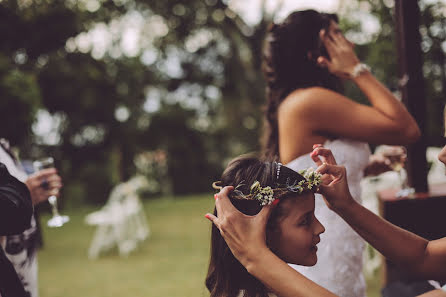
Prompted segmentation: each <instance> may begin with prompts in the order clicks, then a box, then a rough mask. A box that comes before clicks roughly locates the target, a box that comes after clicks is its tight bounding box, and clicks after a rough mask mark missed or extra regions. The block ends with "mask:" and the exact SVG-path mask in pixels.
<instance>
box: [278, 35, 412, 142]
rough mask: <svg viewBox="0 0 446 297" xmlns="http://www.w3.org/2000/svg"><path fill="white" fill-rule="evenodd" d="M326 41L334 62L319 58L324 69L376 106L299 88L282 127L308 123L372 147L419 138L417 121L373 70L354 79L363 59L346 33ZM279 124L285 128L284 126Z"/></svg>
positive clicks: (317, 89) (324, 37) (287, 105)
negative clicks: (349, 83)
mask: <svg viewBox="0 0 446 297" xmlns="http://www.w3.org/2000/svg"><path fill="white" fill-rule="evenodd" d="M321 39H322V41H323V43H324V45H325V47H326V48H327V51H328V54H329V56H330V59H327V58H325V57H319V58H318V59H317V61H318V63H319V65H320V66H321V67H326V68H327V69H328V70H329V71H330V72H331V73H332V74H334V75H336V76H338V77H341V78H349V79H351V80H353V81H354V82H355V83H356V84H357V85H358V87H359V88H360V89H361V90H362V92H363V93H364V94H365V95H366V96H367V98H368V99H369V101H370V103H371V106H367V105H363V104H358V103H356V102H354V101H352V100H350V99H349V98H347V97H345V96H343V95H341V94H339V93H337V92H334V91H331V90H328V89H325V88H321V87H311V88H307V89H301V90H297V91H295V92H294V93H292V94H290V96H289V98H287V100H285V101H284V102H283V103H282V105H281V106H280V112H281V117H282V118H279V121H280V123H281V124H282V126H283V125H287V126H288V127H286V128H285V127H284V128H285V129H289V128H290V127H301V126H302V125H305V128H306V129H310V130H311V131H312V132H313V133H314V134H327V133H328V134H331V135H335V136H341V137H347V138H351V139H357V140H362V141H366V142H372V143H387V144H406V143H411V142H414V141H416V140H417V139H418V138H419V137H420V130H419V128H418V125H417V123H416V122H415V120H414V119H413V117H412V116H411V115H410V113H409V112H408V111H407V109H406V108H405V106H404V105H403V104H402V103H401V102H400V101H399V100H398V99H397V98H396V97H395V96H394V95H393V94H392V93H391V92H390V91H389V90H388V89H387V88H386V87H385V86H383V85H382V84H381V83H380V82H379V81H378V80H377V79H376V78H375V77H374V76H373V75H372V74H371V73H370V72H369V71H364V72H361V73H360V74H359V75H358V76H356V77H352V75H351V73H352V71H353V69H354V67H355V66H356V65H358V63H359V59H358V58H357V57H356V54H355V53H354V50H353V46H352V44H351V43H350V42H349V41H347V40H346V39H345V37H344V36H343V35H342V33H335V34H328V33H327V34H325V33H324V32H321ZM279 126H280V125H279Z"/></svg>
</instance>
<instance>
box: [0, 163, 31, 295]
mask: <svg viewBox="0 0 446 297" xmlns="http://www.w3.org/2000/svg"><path fill="white" fill-rule="evenodd" d="M32 213H33V205H32V202H31V197H30V193H29V190H28V188H27V187H26V186H25V185H24V184H23V183H22V182H20V181H19V180H17V179H16V178H14V177H13V176H11V175H10V174H9V172H8V170H7V169H6V166H5V165H4V164H2V163H0V236H6V235H8V236H12V235H14V234H20V233H21V232H23V231H24V230H26V229H28V228H29V227H30V222H31V217H32ZM0 296H2V297H28V296H29V294H28V293H27V292H25V289H24V287H23V284H22V282H21V280H20V279H19V276H18V275H17V272H16V270H15V268H14V266H13V265H12V264H11V262H10V261H9V260H8V258H7V257H6V255H5V253H4V251H3V249H2V248H1V247H0Z"/></svg>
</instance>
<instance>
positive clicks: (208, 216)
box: [204, 213, 220, 229]
mask: <svg viewBox="0 0 446 297" xmlns="http://www.w3.org/2000/svg"><path fill="white" fill-rule="evenodd" d="M204 217H205V218H206V219H208V220H209V221H211V222H212V223H213V224H214V225H215V226H216V227H217V228H219V229H220V226H219V222H218V218H217V217H216V216H214V215H213V214H211V213H207V214H205V215H204Z"/></svg>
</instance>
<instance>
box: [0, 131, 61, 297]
mask: <svg viewBox="0 0 446 297" xmlns="http://www.w3.org/2000/svg"><path fill="white" fill-rule="evenodd" d="M0 162H2V163H4V164H5V166H6V167H7V168H8V170H9V172H10V173H11V175H12V176H14V177H16V178H17V179H18V180H20V181H21V182H23V183H25V184H26V186H27V188H28V190H29V192H30V194H31V200H32V204H33V205H38V204H39V203H41V202H44V201H46V200H47V199H48V197H50V196H51V195H54V196H58V195H59V190H60V189H61V187H62V180H61V178H60V176H59V175H58V174H57V170H56V169H55V168H49V169H44V170H41V171H38V172H35V173H33V174H31V175H30V176H28V175H27V174H26V172H25V170H24V169H23V167H22V166H21V164H20V163H19V161H18V160H17V158H16V157H15V155H14V154H13V152H12V151H11V150H10V147H9V142H8V141H7V140H5V139H0ZM2 247H3V249H4V251H5V254H6V256H7V257H8V259H9V260H10V261H11V262H12V264H13V265H14V267H15V269H16V271H17V274H18V275H19V277H20V280H21V281H22V283H23V285H24V287H25V290H26V291H27V292H28V294H29V296H30V297H38V277H37V275H38V270H37V250H38V248H39V247H40V230H39V226H38V222H37V220H36V218H35V215H33V216H32V218H31V223H30V226H29V228H27V229H26V230H24V231H23V232H21V233H20V234H15V235H8V236H6V237H5V239H4V240H3V241H2Z"/></svg>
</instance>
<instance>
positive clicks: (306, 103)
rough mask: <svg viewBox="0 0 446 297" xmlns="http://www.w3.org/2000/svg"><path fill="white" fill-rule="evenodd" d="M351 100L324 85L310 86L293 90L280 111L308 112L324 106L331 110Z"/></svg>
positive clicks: (319, 109)
mask: <svg viewBox="0 0 446 297" xmlns="http://www.w3.org/2000/svg"><path fill="white" fill-rule="evenodd" d="M349 102H352V101H351V100H349V99H348V98H347V97H345V96H344V95H342V94H340V93H337V92H334V91H332V90H329V89H326V88H323V87H310V88H305V89H298V90H295V91H293V92H291V93H290V94H289V95H288V96H287V97H286V98H285V100H284V101H283V102H282V104H281V105H280V112H281V113H284V114H286V113H287V112H293V113H296V112H297V113H302V114H307V113H308V112H312V111H314V110H316V109H317V110H318V111H319V112H320V111H321V108H322V109H324V107H326V108H327V109H329V110H330V109H332V108H333V107H334V108H336V106H338V105H339V104H345V103H347V104H348V103H349Z"/></svg>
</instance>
